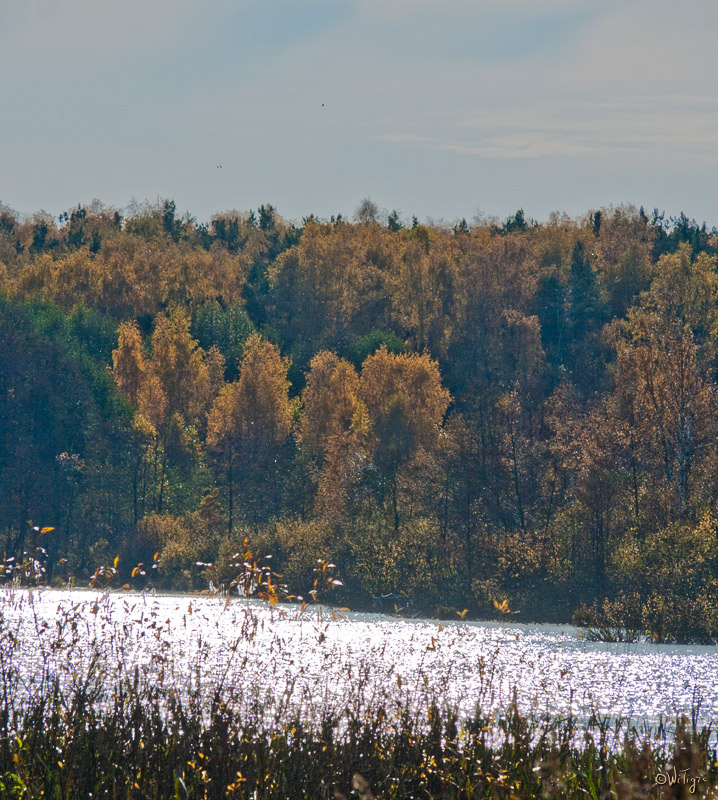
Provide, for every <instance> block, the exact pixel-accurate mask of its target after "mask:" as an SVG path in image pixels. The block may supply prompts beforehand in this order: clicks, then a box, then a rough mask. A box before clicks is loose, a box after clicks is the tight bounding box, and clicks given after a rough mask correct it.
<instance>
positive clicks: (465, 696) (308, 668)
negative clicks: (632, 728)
mask: <svg viewBox="0 0 718 800" xmlns="http://www.w3.org/2000/svg"><path fill="white" fill-rule="evenodd" d="M0 636H1V637H2V638H3V644H2V649H3V652H4V653H5V657H4V658H5V663H6V665H7V664H9V663H12V665H13V666H14V667H15V668H16V669H17V671H18V674H19V676H20V680H19V681H18V682H17V686H16V688H15V691H16V693H17V695H18V702H20V701H21V700H22V695H23V694H25V695H27V696H31V695H32V694H33V692H35V691H37V687H38V686H39V685H40V682H41V680H42V677H43V675H45V677H52V676H55V675H57V676H58V677H59V678H60V680H61V681H64V682H66V683H72V682H74V683H78V682H81V681H82V680H84V679H86V677H87V676H88V675H89V674H93V675H94V676H95V678H96V679H97V680H99V681H100V682H104V684H105V685H106V686H107V687H111V686H113V685H114V683H115V682H116V679H117V678H118V677H122V676H127V675H129V674H130V673H131V672H132V671H133V670H134V668H135V667H137V669H138V671H139V673H140V674H141V675H143V676H144V677H145V678H147V679H149V681H150V682H155V683H156V684H157V685H158V686H174V687H176V688H178V689H179V690H180V691H182V692H186V693H187V694H188V695H189V694H191V693H192V692H195V693H196V695H197V696H199V697H204V698H207V697H210V696H211V694H212V690H213V689H214V688H215V687H217V686H218V685H220V684H221V685H222V687H223V688H224V690H225V691H226V692H229V693H231V695H232V696H233V697H234V698H235V699H236V701H237V702H244V703H246V704H248V705H249V704H251V703H254V704H255V708H256V704H257V703H263V702H266V707H267V708H268V709H271V710H272V711H271V713H273V714H279V713H281V712H282V709H285V710H286V708H287V707H289V706H292V707H298V708H300V709H301V711H302V712H303V713H305V714H306V715H307V716H308V717H309V718H311V716H312V714H315V715H319V714H320V713H321V710H322V709H323V708H333V709H342V708H349V709H351V708H352V707H356V708H357V709H359V708H367V707H370V706H371V705H372V704H375V703H376V704H380V703H384V704H385V705H389V706H391V705H392V704H393V705H394V707H399V708H401V707H403V706H406V705H411V704H412V703H414V704H416V705H421V703H422V702H426V700H427V698H431V699H432V700H433V701H435V702H437V703H439V704H441V705H445V706H446V707H452V708H455V709H457V710H458V711H459V713H460V714H461V715H462V716H470V715H472V714H473V712H474V711H475V709H476V707H477V704H480V705H481V707H482V708H483V709H484V710H500V709H502V708H505V707H506V705H507V704H508V703H509V702H510V701H511V700H512V698H513V697H515V699H516V702H517V704H518V706H519V708H520V709H521V710H523V711H526V712H534V713H543V712H547V713H550V714H552V715H560V716H565V715H568V714H569V713H572V714H574V715H576V716H578V717H579V718H582V719H587V718H589V717H590V716H591V715H592V714H596V715H598V716H610V717H613V718H617V717H620V718H629V719H630V720H631V721H632V722H633V723H634V724H636V723H637V724H640V723H648V724H651V725H653V724H655V723H657V722H658V721H659V720H660V719H664V720H668V721H670V720H672V719H674V718H675V717H676V715H677V714H682V713H683V714H687V715H689V716H690V714H691V712H692V709H694V708H695V707H696V705H697V704H699V717H700V719H701V720H702V721H703V722H704V723H707V722H709V721H711V720H718V650H717V649H716V648H715V647H708V646H705V647H704V646H683V645H657V644H649V643H631V644H626V643H620V644H607V643H596V642H589V641H585V640H582V639H581V635H580V631H579V630H578V629H576V628H572V627H570V626H556V625H522V624H514V623H494V622H471V621H460V620H457V621H453V622H438V621H435V620H425V619H399V618H395V617H387V616H383V615H379V614H364V613H353V612H346V611H343V612H337V611H334V612H332V611H331V610H330V609H327V608H323V609H321V610H318V609H317V608H315V607H311V608H307V609H306V610H305V611H304V613H300V610H299V607H298V606H292V605H285V606H277V607H275V608H271V607H266V606H265V605H263V604H261V603H259V602H255V601H250V602H249V603H248V602H246V601H243V600H241V599H238V598H233V599H232V600H231V601H230V602H229V603H226V602H225V600H224V599H221V598H213V597H206V596H203V597H202V596H188V595H157V596H153V595H149V594H147V595H141V594H129V593H127V594H123V593H117V592H113V593H110V594H103V593H98V592H90V591H80V590H73V591H63V590H42V591H29V590H17V589H15V590H12V589H5V590H3V592H2V593H0ZM93 654H95V658H94V660H93ZM514 690H515V693H514Z"/></svg>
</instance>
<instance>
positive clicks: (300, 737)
mask: <svg viewBox="0 0 718 800" xmlns="http://www.w3.org/2000/svg"><path fill="white" fill-rule="evenodd" d="M98 700H99V698H98V697H97V696H96V694H95V693H94V691H93V687H92V685H91V684H90V685H85V686H82V687H79V688H78V689H77V690H76V691H75V692H73V693H72V694H69V695H68V694H65V693H63V692H61V691H60V690H59V688H58V686H57V684H51V685H49V686H48V687H47V688H46V691H45V692H44V693H43V694H42V695H40V696H38V697H37V698H36V700H35V702H34V703H33V705H32V706H31V707H29V708H26V709H23V711H22V713H20V714H19V715H18V714H13V713H12V710H11V709H10V708H8V700H7V697H5V698H3V701H2V705H1V706H0V793H2V796H3V797H7V798H18V800H19V799H20V798H32V799H33V800H40V798H57V797H62V798H65V799H66V800H75V798H77V800H86V798H89V797H95V798H100V797H108V798H143V800H154V799H155V798H168V799H169V798H172V800H176V799H177V798H180V799H183V798H228V797H229V798H232V797H236V798H255V797H261V798H300V797H312V798H317V800H319V799H320V798H330V797H338V796H340V795H339V794H338V793H339V792H341V793H342V794H347V795H348V794H349V792H350V788H351V787H352V777H353V776H354V775H361V776H363V777H364V779H365V780H366V781H367V782H368V786H369V787H371V788H370V789H369V788H364V787H363V783H362V782H361V781H359V780H356V779H355V783H354V785H355V787H356V788H357V789H360V788H364V791H362V792H357V793H356V794H354V795H353V796H357V795H359V796H361V797H363V798H371V797H373V793H376V794H379V795H381V797H382V798H384V800H389V799H390V798H447V800H449V798H452V800H453V799H454V798H456V799H457V800H458V798H480V797H484V798H497V800H498V798H567V799H568V798H585V797H593V798H597V797H602V798H609V797H614V798H628V797H636V798H638V797H641V798H659V797H660V798H669V797H676V798H678V797H689V796H690V797H696V798H700V797H714V796H715V792H716V791H717V790H718V769H717V768H716V758H717V754H716V750H715V746H714V745H713V744H709V731H708V730H707V729H702V730H698V729H696V728H695V727H691V725H690V724H688V723H687V722H686V721H685V720H683V721H679V723H678V727H677V730H676V733H675V736H674V737H673V739H672V740H671V739H668V738H667V739H666V740H665V741H663V742H661V743H660V744H657V743H655V742H651V741H649V740H646V741H642V739H641V736H640V735H639V734H638V733H637V732H636V731H635V729H631V730H626V731H625V735H624V738H623V740H622V742H621V745H620V747H619V748H618V749H617V750H613V749H609V748H608V747H607V746H606V739H607V737H608V734H609V733H610V731H607V728H608V727H609V726H608V724H607V723H601V722H599V721H594V722H593V723H592V724H590V725H589V726H588V727H587V728H586V732H585V733H586V735H585V740H584V742H583V743H582V744H580V745H577V744H576V743H575V738H576V734H577V728H576V725H575V723H574V722H572V721H571V720H570V719H568V720H552V721H549V720H537V719H527V718H525V717H522V716H521V715H520V714H519V713H518V712H517V711H516V710H515V709H509V710H508V711H507V713H506V714H505V715H504V716H502V717H501V718H498V719H497V718H494V717H487V716H483V715H482V714H481V713H480V712H477V714H476V716H475V717H474V718H472V719H470V720H457V719H456V718H455V717H454V716H453V715H452V714H451V713H450V712H449V713H444V714H442V713H440V712H439V710H438V709H437V708H436V707H435V706H430V707H429V708H427V709H426V710H425V713H424V714H422V715H421V716H417V717H411V716H408V715H404V716H402V717H400V718H397V719H389V718H387V717H386V715H385V714H383V713H382V709H381V708H379V709H373V710H372V715H371V716H370V717H362V716H359V717H355V716H353V715H352V716H349V715H345V716H337V715H335V714H333V713H332V711H331V709H325V712H324V715H323V716H322V717H321V718H320V719H317V720H316V726H314V727H312V728H308V727H306V726H305V725H304V724H303V723H302V722H301V721H300V720H298V719H292V718H288V719H285V720H281V721H279V722H278V723H275V724H273V725H270V726H267V725H266V720H265V718H264V714H263V710H262V708H261V707H258V708H257V709H256V711H255V714H254V715H252V716H250V717H246V716H240V715H238V714H237V713H236V712H235V711H233V710H232V705H231V698H230V697H228V696H224V695H223V694H222V693H221V692H217V693H216V694H215V696H214V697H213V698H212V699H211V701H210V702H209V703H208V705H207V706H206V707H203V705H202V704H201V703H200V699H199V698H196V697H195V698H193V699H192V700H191V701H190V702H189V703H185V702H183V701H181V700H179V699H178V698H177V697H176V696H173V695H170V696H169V697H167V698H164V697H160V696H159V693H158V692H157V691H156V690H154V689H153V688H152V687H151V686H148V685H146V684H143V683H142V682H137V681H135V682H131V681H129V682H126V683H124V684H122V685H120V686H117V687H116V688H115V690H114V692H113V695H112V699H111V700H110V703H109V706H104V707H103V706H100V704H99V702H98ZM614 733H615V731H614ZM663 776H666V778H665V779H664V777H663ZM674 776H677V778H678V781H677V783H675V784H674V785H672V786H671V785H670V784H669V779H670V780H671V781H672V779H673V778H674ZM371 790H373V792H372V791H371Z"/></svg>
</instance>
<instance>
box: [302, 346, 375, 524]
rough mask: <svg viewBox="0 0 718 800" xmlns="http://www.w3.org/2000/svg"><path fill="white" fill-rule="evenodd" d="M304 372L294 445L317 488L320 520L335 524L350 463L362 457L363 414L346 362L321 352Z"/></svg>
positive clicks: (356, 384) (343, 503)
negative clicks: (306, 458) (322, 517)
mask: <svg viewBox="0 0 718 800" xmlns="http://www.w3.org/2000/svg"><path fill="white" fill-rule="evenodd" d="M309 367H310V368H309V372H308V374H307V380H306V385H305V387H304V391H303V392H302V405H303V410H304V413H303V414H302V418H301V425H300V429H299V441H300V445H301V448H302V450H303V452H304V453H306V454H307V455H308V456H309V458H310V463H311V464H312V468H313V473H314V477H315V480H316V482H317V484H318V492H317V495H318V500H319V503H318V507H319V510H320V514H323V515H325V516H329V517H332V518H336V517H337V516H339V515H341V513H342V512H343V510H344V508H345V506H346V501H347V493H348V491H349V485H350V483H351V480H352V477H353V476H352V474H351V473H352V463H353V461H355V460H356V458H357V456H358V454H359V453H360V452H363V433H364V429H365V426H364V424H363V420H364V417H365V416H366V408H365V407H364V406H363V403H362V401H361V400H360V399H359V376H358V375H357V372H356V370H355V369H354V367H353V366H352V364H350V363H349V362H348V361H346V360H344V359H342V358H339V357H338V356H337V355H336V354H335V353H331V352H328V351H322V352H321V353H318V354H317V355H316V356H314V358H313V359H312V361H311V363H310V365H309Z"/></svg>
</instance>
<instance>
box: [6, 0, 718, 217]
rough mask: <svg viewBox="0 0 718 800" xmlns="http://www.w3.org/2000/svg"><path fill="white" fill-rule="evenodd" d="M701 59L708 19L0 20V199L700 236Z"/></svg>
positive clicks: (364, 8) (288, 15) (346, 8)
mask: <svg viewBox="0 0 718 800" xmlns="http://www.w3.org/2000/svg"><path fill="white" fill-rule="evenodd" d="M717 40H718V3H716V2H715V0H686V2H684V3H680V4H679V3H676V2H674V1H673V0H653V2H648V1H647V0H604V2H601V3H595V2H584V0H541V1H540V2H538V1H537V0H203V2H199V1H198V0H196V1H191V0H123V2H122V3H119V2H115V1H114V0H113V1H112V2H110V0H0V75H2V76H3V77H2V80H0V109H2V113H1V114H0V145H1V146H0V201H2V202H4V203H6V204H8V205H10V206H12V207H13V208H16V209H18V210H19V211H21V212H33V211H37V210H39V209H45V210H47V211H49V212H50V213H53V214H58V213H59V212H60V211H62V210H64V209H66V208H69V207H70V206H73V205H76V204H77V203H89V202H90V201H91V200H92V199H93V198H95V197H97V198H99V199H100V200H102V201H103V202H104V203H106V204H108V205H112V206H116V207H124V206H126V205H127V204H128V203H129V202H130V200H131V199H132V198H136V199H137V200H139V201H142V200H144V199H150V200H154V199H155V198H156V197H157V196H160V197H169V198H173V199H174V200H175V201H176V204H177V207H178V209H179V210H180V211H182V212H183V211H186V210H187V211H190V212H191V213H193V214H194V215H196V216H197V217H198V218H199V219H200V220H204V219H208V218H209V216H210V215H211V214H212V213H213V212H215V211H223V210H227V209H232V208H236V209H238V210H248V209H249V208H251V207H255V208H256V206H257V205H259V204H260V203H265V202H271V203H273V204H274V205H275V206H276V207H277V208H278V210H279V212H280V213H281V214H282V215H283V216H285V217H287V218H289V219H296V220H298V219H301V217H302V216H304V215H306V214H309V213H310V212H313V213H315V214H317V215H319V216H329V215H330V214H333V213H337V212H342V213H344V214H351V213H352V211H353V210H354V209H355V207H356V206H357V205H358V203H359V201H360V200H361V199H362V198H363V197H365V196H367V195H368V196H371V197H372V198H373V199H374V200H375V202H376V203H377V204H378V205H379V206H380V207H382V208H385V209H392V208H396V209H398V210H399V211H400V213H401V214H402V215H403V216H404V217H407V218H408V217H410V216H411V215H412V214H416V215H417V216H419V217H420V218H422V219H423V218H427V217H431V218H435V219H444V220H446V221H453V220H455V219H457V218H460V217H466V218H467V219H470V218H472V217H473V216H474V215H476V214H477V213H482V214H484V215H488V216H491V215H496V216H498V217H501V218H503V217H506V216H507V215H508V214H510V213H513V212H514V211H516V209H518V208H519V207H523V208H524V209H525V212H526V214H527V215H528V216H531V217H535V218H537V219H545V218H546V217H547V216H548V215H549V214H550V212H552V211H559V212H564V211H565V212H568V213H569V214H571V215H574V216H576V215H581V214H583V213H585V212H586V211H588V210H590V209H594V208H598V207H600V206H608V205H618V204H625V203H632V204H635V205H644V206H646V207H647V208H648V209H649V210H651V209H653V207H654V206H657V207H658V208H659V209H661V210H665V211H666V212H667V213H668V214H669V215H672V214H678V213H679V212H680V211H685V212H686V213H687V214H688V215H689V216H690V217H695V218H696V219H698V221H704V220H705V221H706V222H707V223H708V224H709V226H712V225H718V194H717V193H716V190H715V186H716V184H717V183H718V89H716V86H715V76H716V74H718V47H716V41H717ZM322 104H324V105H322ZM218 164H221V165H222V169H217V165H218Z"/></svg>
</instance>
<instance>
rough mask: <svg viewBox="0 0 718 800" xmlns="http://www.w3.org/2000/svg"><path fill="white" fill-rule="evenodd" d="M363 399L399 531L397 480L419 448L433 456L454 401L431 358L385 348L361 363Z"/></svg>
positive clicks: (375, 456)
mask: <svg viewBox="0 0 718 800" xmlns="http://www.w3.org/2000/svg"><path fill="white" fill-rule="evenodd" d="M359 396H360V397H361V399H362V400H363V402H364V404H365V405H366V407H367V411H368V417H369V422H370V431H371V432H370V436H369V441H370V448H371V452H372V457H373V460H374V463H375V465H376V467H377V469H378V471H379V474H380V476H381V489H382V494H388V496H389V498H390V501H391V505H392V511H393V518H394V528H395V530H398V528H399V503H398V485H397V478H398V475H399V472H400V470H401V469H402V467H404V466H405V465H406V464H407V463H408V462H409V461H410V460H411V459H412V458H413V457H414V456H415V455H416V454H417V453H418V452H419V451H420V450H424V451H427V452H431V451H432V450H433V449H434V447H435V446H436V442H437V437H438V435H439V428H440V426H441V423H442V421H443V419H444V414H445V413H446V409H447V408H448V406H449V401H450V399H451V397H450V395H449V392H448V391H447V390H446V389H445V388H444V387H443V386H442V385H441V376H440V374H439V366H438V364H437V363H436V361H433V360H432V359H431V358H430V357H429V356H428V355H427V354H425V353H424V354H421V355H419V354H417V353H412V354H410V355H403V354H402V355H394V354H393V353H390V352H389V351H388V350H387V349H386V347H384V346H382V347H381V348H380V349H379V350H378V351H377V352H376V353H374V354H373V355H371V356H369V357H368V358H367V359H366V361H365V362H364V364H363V365H362V371H361V378H360V382H359Z"/></svg>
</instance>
